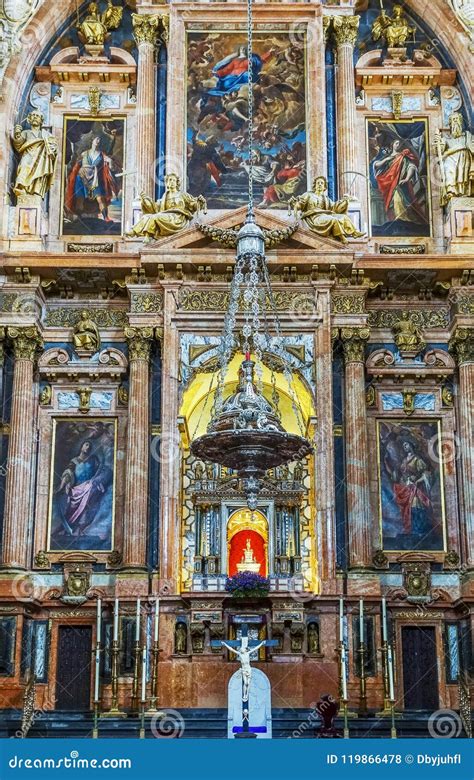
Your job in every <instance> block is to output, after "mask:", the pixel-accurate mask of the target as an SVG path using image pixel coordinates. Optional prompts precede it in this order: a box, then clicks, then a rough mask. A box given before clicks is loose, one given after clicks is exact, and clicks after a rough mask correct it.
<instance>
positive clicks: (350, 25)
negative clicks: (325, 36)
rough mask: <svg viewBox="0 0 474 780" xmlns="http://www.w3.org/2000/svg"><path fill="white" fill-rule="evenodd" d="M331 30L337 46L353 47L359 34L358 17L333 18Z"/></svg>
mask: <svg viewBox="0 0 474 780" xmlns="http://www.w3.org/2000/svg"><path fill="white" fill-rule="evenodd" d="M332 19H333V22H332V28H333V32H334V39H335V41H336V44H337V45H338V46H342V45H343V44H346V43H347V44H349V45H350V46H354V45H355V42H356V40H357V33H358V32H359V21H360V17H359V16H333V18H332Z"/></svg>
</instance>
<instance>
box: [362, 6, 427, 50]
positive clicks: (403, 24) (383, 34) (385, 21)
mask: <svg viewBox="0 0 474 780" xmlns="http://www.w3.org/2000/svg"><path fill="white" fill-rule="evenodd" d="M415 32H416V27H410V25H409V24H408V20H407V18H406V16H405V14H404V11H403V8H402V6H401V5H394V6H393V16H388V14H387V13H386V12H385V11H384V9H383V8H382V13H381V14H380V15H379V16H377V18H376V20H375V22H374V23H373V25H372V39H373V40H374V41H378V40H380V38H385V40H386V41H387V46H388V47H389V49H392V48H394V47H403V46H405V43H406V41H407V38H408V37H409V36H410V35H414V34H415Z"/></svg>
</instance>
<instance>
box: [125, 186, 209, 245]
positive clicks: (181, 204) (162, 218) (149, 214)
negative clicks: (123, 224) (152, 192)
mask: <svg viewBox="0 0 474 780" xmlns="http://www.w3.org/2000/svg"><path fill="white" fill-rule="evenodd" d="M180 187H181V180H180V178H179V176H177V175H176V174H175V173H170V174H168V176H166V178H165V194H164V195H163V197H162V198H161V199H160V200H159V201H157V202H156V203H155V202H154V201H153V200H152V199H151V198H148V197H147V196H146V195H145V193H143V192H142V194H141V196H140V202H141V209H142V212H143V217H142V218H141V219H140V220H139V221H138V222H137V224H136V225H134V227H133V228H132V229H131V231H130V232H129V233H127V236H129V237H132V238H133V237H137V238H144V239H145V241H146V242H149V241H156V240H157V239H159V238H163V237H164V236H171V235H173V234H174V233H178V232H179V231H180V230H183V228H185V227H187V225H188V224H189V223H190V222H191V220H192V218H193V216H194V215H195V214H196V213H197V212H198V211H204V212H205V211H206V209H207V205H206V201H205V199H204V197H203V196H202V195H199V197H197V198H194V197H193V196H192V195H188V193H187V192H182V191H181V190H180Z"/></svg>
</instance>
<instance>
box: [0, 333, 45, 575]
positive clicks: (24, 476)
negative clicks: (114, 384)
mask: <svg viewBox="0 0 474 780" xmlns="http://www.w3.org/2000/svg"><path fill="white" fill-rule="evenodd" d="M7 335H8V337H9V339H10V340H11V342H12V344H13V350H14V356H15V368H14V373H13V392H12V408H11V420H10V440H9V444H8V461H7V475H6V488H5V492H6V495H5V508H4V518H3V545H2V566H3V568H8V569H26V568H28V537H29V528H30V525H31V521H32V517H31V486H32V482H33V480H34V476H35V475H34V472H33V453H34V430H33V416H34V385H33V372H34V363H35V357H36V354H37V352H38V350H39V349H40V348H41V346H42V340H41V338H40V335H39V333H38V331H37V329H36V328H35V327H23V328H14V327H9V328H8V330H7Z"/></svg>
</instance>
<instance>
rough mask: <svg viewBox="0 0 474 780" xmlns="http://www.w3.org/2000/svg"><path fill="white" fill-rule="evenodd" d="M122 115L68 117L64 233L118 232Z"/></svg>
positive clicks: (65, 132)
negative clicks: (117, 117) (93, 117)
mask: <svg viewBox="0 0 474 780" xmlns="http://www.w3.org/2000/svg"><path fill="white" fill-rule="evenodd" d="M124 133H125V120H124V119H113V118H111V119H109V118H107V119H100V120H99V119H82V118H81V119H79V118H73V117H66V119H65V128H64V141H65V149H64V161H65V162H64V166H63V224H62V232H63V235H75V236H87V235H92V236H102V235H120V234H121V233H122V186H123V185H122V182H123V178H122V173H123V159H124V142H125V138H124Z"/></svg>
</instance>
